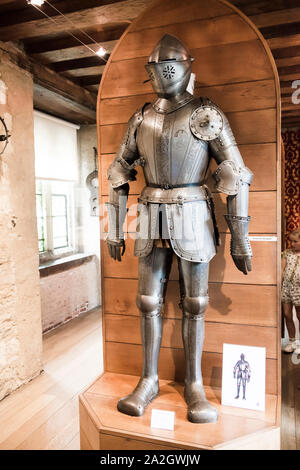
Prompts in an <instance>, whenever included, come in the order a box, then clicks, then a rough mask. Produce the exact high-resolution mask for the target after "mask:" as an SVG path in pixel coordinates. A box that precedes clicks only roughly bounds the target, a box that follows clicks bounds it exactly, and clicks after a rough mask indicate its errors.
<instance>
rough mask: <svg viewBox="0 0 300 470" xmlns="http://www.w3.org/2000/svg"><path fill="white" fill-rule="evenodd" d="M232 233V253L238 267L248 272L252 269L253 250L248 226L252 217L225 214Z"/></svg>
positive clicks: (245, 272)
mask: <svg viewBox="0 0 300 470" xmlns="http://www.w3.org/2000/svg"><path fill="white" fill-rule="evenodd" d="M224 217H225V219H226V222H227V225H228V228H229V230H230V233H231V242H230V253H231V256H232V258H233V261H234V263H235V265H236V267H237V268H238V269H239V270H240V271H242V272H243V273H244V274H247V272H248V271H251V269H252V267H251V257H252V250H251V246H250V242H249V238H248V227H249V222H250V220H251V217H241V216H237V215H225V216H224Z"/></svg>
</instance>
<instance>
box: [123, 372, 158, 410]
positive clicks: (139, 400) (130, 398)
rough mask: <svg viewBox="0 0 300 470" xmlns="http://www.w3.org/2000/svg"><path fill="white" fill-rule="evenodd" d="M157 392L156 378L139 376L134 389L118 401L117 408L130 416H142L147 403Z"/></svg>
mask: <svg viewBox="0 0 300 470" xmlns="http://www.w3.org/2000/svg"><path fill="white" fill-rule="evenodd" d="M158 393H159V385H158V380H157V379H153V378H149V377H147V378H140V380H139V383H138V384H137V386H136V388H135V389H134V391H133V392H132V393H131V394H130V395H127V397H124V398H121V400H119V401H118V405H117V407H118V410H119V411H120V412H121V413H125V414H126V415H130V416H142V415H143V414H144V412H145V410H146V407H147V406H148V405H149V403H150V402H151V401H152V400H153V399H154V398H155V397H157V395H158Z"/></svg>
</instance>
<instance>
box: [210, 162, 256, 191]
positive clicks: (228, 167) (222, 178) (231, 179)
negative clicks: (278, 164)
mask: <svg viewBox="0 0 300 470" xmlns="http://www.w3.org/2000/svg"><path fill="white" fill-rule="evenodd" d="M213 177H214V179H215V181H216V189H217V190H218V191H220V192H222V193H224V194H227V195H229V196H235V195H236V194H238V192H239V189H240V186H241V185H243V184H248V185H250V184H251V182H252V179H253V173H252V171H251V170H249V168H247V167H245V166H244V167H238V166H237V164H236V163H235V162H234V161H232V160H224V161H223V162H222V163H220V165H219V166H218V168H217V169H216V171H215V173H214V174H213Z"/></svg>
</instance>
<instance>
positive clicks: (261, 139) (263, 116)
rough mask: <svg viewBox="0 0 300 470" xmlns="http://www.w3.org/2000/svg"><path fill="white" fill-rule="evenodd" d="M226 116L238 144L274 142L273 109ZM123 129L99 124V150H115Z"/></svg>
mask: <svg viewBox="0 0 300 470" xmlns="http://www.w3.org/2000/svg"><path fill="white" fill-rule="evenodd" d="M227 117H228V119H229V122H230V124H231V127H232V130H233V133H234V135H235V138H236V141H237V143H238V144H258V143H271V142H276V126H275V122H276V121H275V117H276V110H275V109H265V110H257V111H245V112H237V113H227ZM266 123H268V125H266ZM125 130H126V124H114V125H109V126H101V127H100V152H101V153H102V154H103V153H114V152H116V151H117V150H118V148H119V145H120V143H121V140H122V138H123V135H124V132H125Z"/></svg>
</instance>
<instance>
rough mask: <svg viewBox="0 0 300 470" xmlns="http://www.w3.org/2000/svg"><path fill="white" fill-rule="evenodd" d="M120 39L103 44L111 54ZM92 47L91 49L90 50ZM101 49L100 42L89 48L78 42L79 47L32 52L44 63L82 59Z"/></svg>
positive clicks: (93, 54) (90, 45)
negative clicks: (40, 52)
mask: <svg viewBox="0 0 300 470" xmlns="http://www.w3.org/2000/svg"><path fill="white" fill-rule="evenodd" d="M117 43H118V41H108V42H102V43H101V46H103V47H104V48H105V50H106V51H107V52H108V53H109V54H110V53H111V52H112V50H113V48H114V47H115V46H116V44H117ZM90 49H91V50H90ZM98 49H99V45H98V44H89V49H88V48H87V47H85V46H81V45H79V44H78V46H77V47H69V48H68V49H62V50H56V51H50V52H44V53H42V54H31V55H32V57H34V58H35V59H36V60H38V61H41V62H43V63H45V64H46V63H48V64H50V63H53V62H62V61H64V60H65V61H66V60H73V59H82V58H84V57H91V56H92V57H94V56H95V52H96V51H97V50H98Z"/></svg>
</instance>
